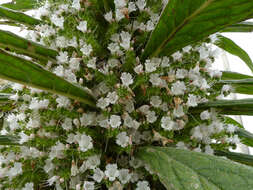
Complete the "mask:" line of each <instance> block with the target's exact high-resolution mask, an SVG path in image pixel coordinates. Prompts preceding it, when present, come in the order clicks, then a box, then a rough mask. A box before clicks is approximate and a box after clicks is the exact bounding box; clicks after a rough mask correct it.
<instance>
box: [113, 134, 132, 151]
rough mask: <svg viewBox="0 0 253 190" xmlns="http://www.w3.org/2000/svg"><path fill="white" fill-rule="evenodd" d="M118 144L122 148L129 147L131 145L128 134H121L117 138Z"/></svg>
mask: <svg viewBox="0 0 253 190" xmlns="http://www.w3.org/2000/svg"><path fill="white" fill-rule="evenodd" d="M116 143H117V144H118V145H120V146H121V147H123V148H124V147H127V146H128V144H129V137H128V136H127V133H126V132H121V133H119V134H118V135H117V137H116Z"/></svg>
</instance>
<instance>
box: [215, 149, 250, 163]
mask: <svg viewBox="0 0 253 190" xmlns="http://www.w3.org/2000/svg"><path fill="white" fill-rule="evenodd" d="M215 155H217V156H225V157H227V158H228V159H230V160H233V161H235V162H239V163H241V164H246V165H249V166H253V156H251V155H248V154H241V153H236V152H227V151H226V152H225V151H217V150H216V151H215Z"/></svg>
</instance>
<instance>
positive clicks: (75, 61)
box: [69, 58, 80, 71]
mask: <svg viewBox="0 0 253 190" xmlns="http://www.w3.org/2000/svg"><path fill="white" fill-rule="evenodd" d="M69 68H70V69H72V70H75V71H79V69H80V59H79V58H71V59H70V61H69Z"/></svg>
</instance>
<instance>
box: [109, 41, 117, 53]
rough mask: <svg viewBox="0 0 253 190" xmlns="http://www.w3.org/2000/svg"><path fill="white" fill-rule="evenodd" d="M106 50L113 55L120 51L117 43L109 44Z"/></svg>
mask: <svg viewBox="0 0 253 190" xmlns="http://www.w3.org/2000/svg"><path fill="white" fill-rule="evenodd" d="M107 48H108V49H109V50H110V52H111V53H112V54H115V53H117V52H118V51H119V50H120V47H119V45H118V43H110V44H109V45H108V47H107Z"/></svg>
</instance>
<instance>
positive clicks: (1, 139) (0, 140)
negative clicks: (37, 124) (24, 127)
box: [0, 135, 19, 145]
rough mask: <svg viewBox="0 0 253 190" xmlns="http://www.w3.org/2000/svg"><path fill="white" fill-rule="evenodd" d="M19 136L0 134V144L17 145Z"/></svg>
mask: <svg viewBox="0 0 253 190" xmlns="http://www.w3.org/2000/svg"><path fill="white" fill-rule="evenodd" d="M18 141H19V138H18V137H16V136H10V135H0V145H19V143H18Z"/></svg>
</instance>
